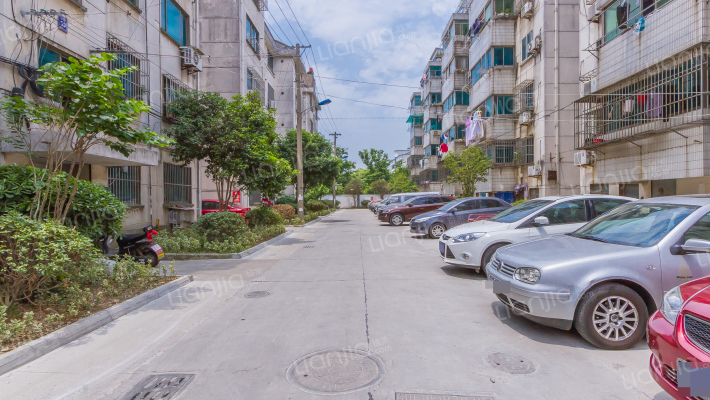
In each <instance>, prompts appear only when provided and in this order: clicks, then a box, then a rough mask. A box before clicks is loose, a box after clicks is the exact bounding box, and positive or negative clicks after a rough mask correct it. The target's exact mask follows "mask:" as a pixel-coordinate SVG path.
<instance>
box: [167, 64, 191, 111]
mask: <svg viewBox="0 0 710 400" xmlns="http://www.w3.org/2000/svg"><path fill="white" fill-rule="evenodd" d="M181 90H190V88H189V87H188V86H187V85H185V84H184V83H182V81H180V79H178V78H176V77H174V76H172V75H170V74H163V107H162V109H163V116H164V117H167V118H171V117H172V115H168V114H169V113H168V107H167V106H168V104H170V103H172V102H173V101H175V99H176V98H177V96H178V94H179V93H180V91H181Z"/></svg>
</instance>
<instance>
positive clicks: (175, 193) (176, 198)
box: [163, 163, 192, 204]
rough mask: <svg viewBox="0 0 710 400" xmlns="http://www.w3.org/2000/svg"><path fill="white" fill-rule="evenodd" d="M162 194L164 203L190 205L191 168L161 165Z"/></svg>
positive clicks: (167, 164) (168, 164)
mask: <svg viewBox="0 0 710 400" xmlns="http://www.w3.org/2000/svg"><path fill="white" fill-rule="evenodd" d="M163 192H164V193H163V200H164V201H165V203H173V204H174V203H180V204H190V203H192V168H190V167H183V166H180V165H176V164H170V163H163Z"/></svg>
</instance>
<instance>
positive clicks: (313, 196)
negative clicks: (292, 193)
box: [305, 185, 333, 200]
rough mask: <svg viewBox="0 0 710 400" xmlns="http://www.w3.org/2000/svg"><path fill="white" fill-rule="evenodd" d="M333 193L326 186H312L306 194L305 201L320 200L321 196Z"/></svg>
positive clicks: (331, 189)
mask: <svg viewBox="0 0 710 400" xmlns="http://www.w3.org/2000/svg"><path fill="white" fill-rule="evenodd" d="M331 193H333V188H332V187H329V186H326V185H318V186H314V187H312V188H311V189H309V190H308V193H306V197H305V199H306V200H320V199H322V198H323V196H326V195H328V194H331Z"/></svg>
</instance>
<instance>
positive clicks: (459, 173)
mask: <svg viewBox="0 0 710 400" xmlns="http://www.w3.org/2000/svg"><path fill="white" fill-rule="evenodd" d="M444 168H446V169H448V170H449V172H450V174H449V178H448V179H447V182H459V183H461V187H462V189H463V196H464V197H470V196H473V195H474V193H475V192H476V184H477V183H478V182H486V181H487V180H488V179H487V178H486V175H488V170H489V169H490V168H491V159H490V157H488V156H487V155H485V154H484V153H483V150H481V148H480V147H478V146H469V147H468V148H467V149H466V150H464V151H462V152H461V153H452V154H449V155H448V156H446V158H444Z"/></svg>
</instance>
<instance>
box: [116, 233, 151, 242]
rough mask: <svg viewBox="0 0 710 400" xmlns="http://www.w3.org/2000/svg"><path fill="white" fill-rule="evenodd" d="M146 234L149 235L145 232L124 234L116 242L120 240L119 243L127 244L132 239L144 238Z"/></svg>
mask: <svg viewBox="0 0 710 400" xmlns="http://www.w3.org/2000/svg"><path fill="white" fill-rule="evenodd" d="M146 236H147V235H146V234H145V233H135V234H132V235H123V236H121V237H120V238H118V239H116V242H118V244H127V243H130V242H132V241H138V240H140V239H143V238H145V237H146Z"/></svg>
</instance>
